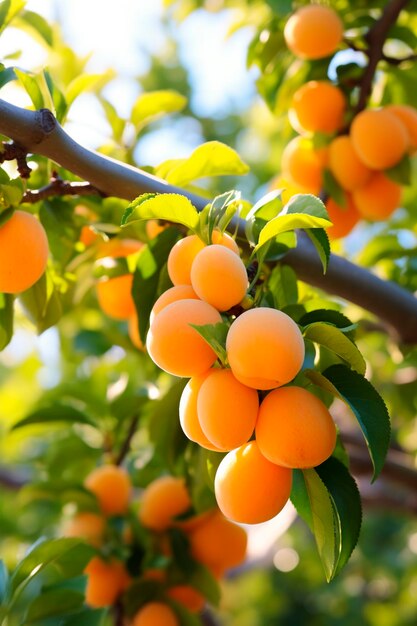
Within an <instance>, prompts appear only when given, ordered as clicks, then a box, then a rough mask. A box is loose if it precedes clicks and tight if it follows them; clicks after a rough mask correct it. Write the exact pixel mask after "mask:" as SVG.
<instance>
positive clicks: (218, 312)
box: [147, 233, 336, 524]
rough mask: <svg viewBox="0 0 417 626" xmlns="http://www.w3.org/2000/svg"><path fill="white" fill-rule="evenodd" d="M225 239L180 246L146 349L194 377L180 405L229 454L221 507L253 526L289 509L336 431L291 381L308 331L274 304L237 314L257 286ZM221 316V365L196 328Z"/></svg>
mask: <svg viewBox="0 0 417 626" xmlns="http://www.w3.org/2000/svg"><path fill="white" fill-rule="evenodd" d="M216 241H217V243H213V244H210V245H205V244H204V243H203V241H202V240H200V239H199V238H198V237H197V236H196V235H191V236H188V237H185V238H184V239H182V240H181V241H179V242H177V243H176V244H175V245H174V247H173V248H172V250H171V252H170V254H169V256H168V273H169V275H170V278H171V280H172V282H173V283H174V287H172V288H170V289H168V290H167V291H166V292H165V293H163V294H162V295H161V296H160V298H159V299H158V300H157V301H156V303H155V306H154V308H153V311H152V314H151V320H150V329H149V333H148V336H147V349H148V353H149V355H150V357H151V358H152V359H153V360H154V362H155V363H156V364H157V365H158V366H159V367H160V368H161V369H163V370H165V371H167V372H169V373H170V374H173V375H175V376H180V377H187V378H188V377H189V378H190V380H189V382H188V383H187V385H186V387H185V388H184V391H183V394H182V397H181V401H180V410H179V414H180V423H181V426H182V429H183V431H184V433H185V434H186V435H187V437H188V438H189V439H190V440H191V441H194V442H196V443H198V444H199V445H201V446H202V447H204V448H206V449H209V450H213V451H216V452H223V453H224V452H227V455H226V456H225V457H224V459H223V460H222V461H221V463H220V466H219V468H218V471H217V474H216V478H215V493H216V498H217V502H218V505H219V507H220V510H221V511H222V512H223V513H224V515H225V516H226V517H227V518H229V519H231V520H233V521H235V522H241V523H248V524H254V523H259V522H263V521H266V520H268V519H270V518H272V517H273V516H274V515H276V514H277V513H279V511H280V510H281V509H282V507H283V506H284V504H285V503H286V501H287V500H288V498H289V495H290V491H291V483H292V469H293V468H308V467H314V466H316V465H319V464H320V463H322V462H323V461H324V460H326V459H327V458H328V457H329V456H330V455H331V453H332V451H333V449H334V446H335V441H336V429H335V425H334V423H333V420H332V418H331V415H330V413H329V411H328V410H327V408H326V406H325V405H324V404H323V403H322V402H321V401H320V400H319V399H318V398H317V397H315V396H314V395H313V394H311V393H310V392H309V391H307V390H305V389H303V388H301V387H298V386H290V387H285V386H284V385H287V384H288V383H290V382H291V381H293V379H294V378H295V376H296V375H297V374H298V373H299V371H300V370H301V367H302V365H303V361H304V341H303V337H302V334H301V331H300V330H299V327H298V326H297V324H296V323H295V322H294V321H293V320H292V319H291V318H290V317H289V316H288V315H286V314H285V313H283V312H281V311H278V310H276V309H272V308H267V307H257V308H251V309H249V310H245V311H243V312H241V313H240V314H238V315H236V309H234V308H233V307H236V305H238V304H239V303H241V302H242V301H243V300H244V298H245V296H246V291H247V288H248V280H247V274H246V270H245V265H244V263H243V261H242V260H241V259H240V256H239V250H238V248H237V246H236V243H235V242H234V240H233V239H231V238H230V237H229V236H228V235H220V233H217V234H216ZM222 321H226V322H227V323H228V324H230V327H229V330H228V332H227V337H226V345H225V349H226V354H227V360H226V362H223V363H219V362H217V355H216V352H215V351H214V349H213V348H212V346H211V345H210V343H209V342H206V341H205V339H204V338H203V337H202V336H201V335H200V333H199V332H198V331H197V330H196V329H195V328H194V326H202V325H213V324H217V323H219V322H222ZM265 392H269V393H265ZM260 398H261V399H262V398H263V399H262V401H260ZM253 436H255V438H253Z"/></svg>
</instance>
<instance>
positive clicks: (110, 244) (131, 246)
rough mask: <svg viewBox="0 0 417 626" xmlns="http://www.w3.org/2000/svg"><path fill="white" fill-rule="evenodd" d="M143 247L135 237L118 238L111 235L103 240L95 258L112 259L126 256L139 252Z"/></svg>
mask: <svg viewBox="0 0 417 626" xmlns="http://www.w3.org/2000/svg"><path fill="white" fill-rule="evenodd" d="M141 248H143V243H142V242H141V241H137V239H119V238H118V237H113V239H110V240H109V241H104V242H103V243H102V244H101V245H100V246H99V249H98V251H97V258H98V259H102V258H104V257H107V256H108V257H111V258H112V259H119V258H126V257H128V256H130V255H131V254H135V253H136V252H139V250H140V249H141Z"/></svg>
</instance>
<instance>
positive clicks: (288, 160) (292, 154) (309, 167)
mask: <svg viewBox="0 0 417 626" xmlns="http://www.w3.org/2000/svg"><path fill="white" fill-rule="evenodd" d="M281 167H282V174H283V176H284V178H287V179H289V181H290V182H292V183H293V184H294V185H296V186H299V187H303V188H304V189H306V190H308V192H309V193H313V194H315V195H317V194H318V193H319V192H320V189H321V186H322V171H323V163H322V159H321V158H320V155H319V154H317V152H316V151H315V150H314V149H313V147H312V145H311V143H310V141H309V140H307V139H304V138H303V137H294V139H292V140H291V141H290V142H289V143H288V144H287V145H286V146H285V149H284V151H283V153H282V159H281Z"/></svg>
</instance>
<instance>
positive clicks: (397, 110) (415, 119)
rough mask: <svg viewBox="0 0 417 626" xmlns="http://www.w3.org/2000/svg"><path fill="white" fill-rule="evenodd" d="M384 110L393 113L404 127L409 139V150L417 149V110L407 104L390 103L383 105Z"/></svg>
mask: <svg viewBox="0 0 417 626" xmlns="http://www.w3.org/2000/svg"><path fill="white" fill-rule="evenodd" d="M385 111H388V113H392V115H395V117H397V118H398V119H399V120H400V121H401V122H402V123H403V124H404V126H405V127H406V129H407V132H408V136H409V140H410V148H409V149H410V151H411V152H414V151H415V150H416V149H417V110H416V109H415V108H414V107H411V106H409V105H407V104H390V105H388V106H386V107H385Z"/></svg>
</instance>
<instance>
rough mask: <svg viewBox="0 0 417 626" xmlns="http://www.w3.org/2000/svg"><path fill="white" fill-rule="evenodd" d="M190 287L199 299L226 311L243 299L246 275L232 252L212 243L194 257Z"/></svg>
mask: <svg viewBox="0 0 417 626" xmlns="http://www.w3.org/2000/svg"><path fill="white" fill-rule="evenodd" d="M191 284H192V286H193V289H194V291H195V292H196V294H197V295H198V297H199V298H201V299H202V300H204V301H205V302H208V304H211V306H213V307H214V308H215V309H217V310H218V311H227V310H228V309H230V308H231V307H233V306H235V305H236V304H239V302H240V301H241V300H243V298H244V297H245V294H246V290H247V288H248V276H247V274H246V268H245V265H244V263H243V261H242V260H241V259H240V257H239V256H238V255H237V254H236V253H235V252H232V251H231V250H229V249H228V248H226V247H225V246H221V245H218V244H213V245H210V246H206V247H205V248H203V250H200V252H199V253H198V254H197V255H196V257H195V259H194V261H193V264H192V266H191Z"/></svg>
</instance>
